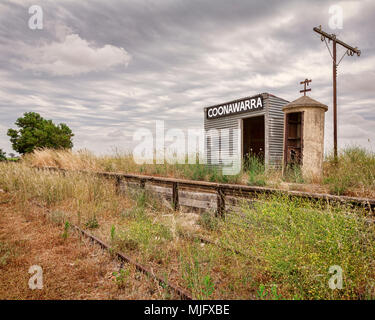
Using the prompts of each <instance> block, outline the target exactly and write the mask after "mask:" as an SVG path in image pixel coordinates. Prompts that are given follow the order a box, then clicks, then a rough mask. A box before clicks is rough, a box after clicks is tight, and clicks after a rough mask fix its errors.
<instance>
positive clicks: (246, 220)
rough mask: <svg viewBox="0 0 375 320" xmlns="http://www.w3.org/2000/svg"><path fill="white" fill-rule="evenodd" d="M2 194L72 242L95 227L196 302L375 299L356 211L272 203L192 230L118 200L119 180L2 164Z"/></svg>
mask: <svg viewBox="0 0 375 320" xmlns="http://www.w3.org/2000/svg"><path fill="white" fill-rule="evenodd" d="M365 163H366V165H365V166H364V167H368V163H367V160H366V161H365ZM260 172H261V171H260ZM337 174H338V175H339V174H340V173H339V172H338V173H337ZM362 178H363V179H365V177H362ZM362 178H361V179H362ZM0 189H3V190H4V191H5V192H10V193H12V197H14V203H16V204H17V206H18V207H19V208H18V209H20V210H23V211H24V212H30V207H31V206H33V204H34V203H38V204H43V205H45V206H48V207H49V208H50V210H49V211H50V212H51V213H52V215H51V218H50V221H51V222H54V223H57V224H59V225H60V226H62V228H61V227H60V228H61V229H60V230H62V231H63V235H65V236H63V237H64V238H68V230H69V225H70V223H72V224H78V225H80V226H81V227H83V228H91V227H93V225H94V223H89V224H87V222H88V221H91V222H93V221H94V220H95V227H94V228H91V230H90V232H91V233H93V234H94V235H96V236H98V237H99V238H101V239H103V240H105V241H108V242H110V243H111V246H112V247H113V248H114V249H117V250H121V251H123V252H124V253H126V254H127V255H130V256H131V257H132V258H133V259H135V260H136V261H138V262H140V263H144V264H147V265H150V266H151V267H152V270H153V272H155V274H159V275H163V276H164V278H166V279H167V280H170V281H173V282H175V283H177V284H179V285H180V286H182V287H185V288H188V289H190V290H191V291H192V293H193V296H194V297H195V298H198V299H277V300H279V299H332V298H334V299H372V298H375V297H374V292H373V288H372V284H373V283H374V281H375V269H374V256H375V237H374V234H375V233H374V231H375V230H374V226H373V225H372V224H369V223H368V222H367V220H366V217H365V216H364V214H363V213H362V212H354V211H353V210H352V209H351V208H346V207H341V206H338V205H335V206H327V205H326V204H324V203H322V204H319V203H318V204H312V203H310V202H307V201H302V200H291V199H288V198H286V197H283V196H272V197H265V196H264V197H260V198H259V199H257V200H256V201H253V202H252V203H251V204H250V203H243V205H242V207H241V208H240V209H238V210H237V211H234V212H228V213H227V215H226V217H225V220H223V219H221V218H217V217H215V215H214V214H212V213H206V214H203V215H201V217H200V218H199V219H198V221H196V223H195V225H194V227H191V228H190V227H189V226H190V225H188V224H186V223H185V222H184V220H181V219H182V215H183V214H182V213H175V212H173V211H172V210H171V209H166V208H165V207H163V205H162V203H161V202H160V201H159V200H158V199H157V198H155V197H154V196H152V194H150V193H148V192H147V191H144V190H141V189H138V190H136V189H128V190H127V192H126V195H120V194H119V193H118V192H117V191H116V188H115V183H114V181H111V180H106V179H102V178H98V177H97V176H95V175H92V174H89V173H77V172H66V173H62V172H53V171H50V172H49V171H38V170H36V169H32V168H30V166H29V165H28V164H27V163H25V162H23V163H0ZM130 190H134V191H133V192H130ZM38 208H39V210H41V209H40V207H38ZM94 218H95V219H94ZM68 221H69V223H68ZM188 233H192V234H193V235H195V236H200V235H204V237H205V238H207V239H210V240H211V241H212V242H214V243H217V244H218V246H216V245H213V244H207V243H201V242H200V241H198V240H194V239H197V237H185V236H184V235H185V234H188ZM69 239H70V236H69ZM334 265H337V266H340V267H341V268H342V270H343V280H344V281H343V289H342V290H332V289H330V288H329V285H328V281H329V279H330V277H331V276H332V275H331V274H330V273H329V268H330V267H331V266H334ZM115 279H116V280H115V281H116V283H117V284H118V287H119V288H122V287H124V286H125V287H126V286H127V283H128V280H127V279H128V275H127V274H121V272H120V273H118V274H116V275H115ZM166 296H167V295H166Z"/></svg>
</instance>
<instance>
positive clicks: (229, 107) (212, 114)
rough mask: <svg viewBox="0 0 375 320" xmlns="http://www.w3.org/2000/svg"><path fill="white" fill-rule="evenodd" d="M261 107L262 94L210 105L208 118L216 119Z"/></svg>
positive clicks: (256, 109)
mask: <svg viewBox="0 0 375 320" xmlns="http://www.w3.org/2000/svg"><path fill="white" fill-rule="evenodd" d="M261 109H263V99H262V97H261V96H256V97H252V98H244V99H241V100H236V101H233V102H228V103H224V104H219V105H216V106H212V107H208V108H207V109H206V115H207V119H214V118H220V117H225V116H230V115H233V114H238V113H244V112H253V111H258V110H261Z"/></svg>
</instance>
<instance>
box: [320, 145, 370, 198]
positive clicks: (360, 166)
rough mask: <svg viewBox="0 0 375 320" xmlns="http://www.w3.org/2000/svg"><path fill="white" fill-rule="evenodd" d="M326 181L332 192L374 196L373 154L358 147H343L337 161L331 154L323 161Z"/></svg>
mask: <svg viewBox="0 0 375 320" xmlns="http://www.w3.org/2000/svg"><path fill="white" fill-rule="evenodd" d="M324 172H325V178H324V183H326V184H327V185H328V186H329V188H330V191H331V192H332V193H335V194H338V195H343V194H347V193H348V192H350V193H352V194H356V195H359V194H360V195H368V196H374V190H375V154H374V153H372V152H370V151H367V150H366V149H363V148H360V147H351V148H345V149H343V150H342V151H341V152H340V153H339V156H338V161H337V163H336V162H335V159H334V157H333V155H330V156H329V157H327V160H326V162H325V168H324Z"/></svg>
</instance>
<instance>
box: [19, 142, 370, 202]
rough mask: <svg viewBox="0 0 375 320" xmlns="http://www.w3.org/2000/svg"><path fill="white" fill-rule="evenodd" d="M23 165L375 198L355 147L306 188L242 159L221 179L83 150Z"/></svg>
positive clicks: (200, 168) (362, 153) (366, 161)
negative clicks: (237, 167)
mask: <svg viewBox="0 0 375 320" xmlns="http://www.w3.org/2000/svg"><path fill="white" fill-rule="evenodd" d="M23 162H25V163H27V164H28V165H31V166H53V167H59V168H66V169H83V170H92V171H111V172H126V173H135V174H146V175H158V176H166V177H174V178H184V179H191V180H203V181H212V182H222V183H240V184H248V185H252V186H268V187H274V188H287V189H288V188H289V189H293V190H302V191H315V192H316V191H318V192H330V193H333V194H339V195H355V196H369V197H375V154H374V153H372V152H370V151H367V150H365V149H362V148H359V147H350V148H346V149H343V150H342V151H341V153H340V155H339V158H338V163H337V164H336V163H335V161H334V159H333V157H332V156H328V157H327V158H326V160H325V162H324V178H323V181H322V182H323V183H322V184H321V185H316V184H314V185H310V184H309V181H308V180H307V181H305V180H304V179H303V177H302V172H301V169H300V168H299V167H298V166H295V167H291V168H287V169H286V170H285V174H284V176H282V173H281V169H280V168H279V169H278V168H266V167H265V165H264V163H263V160H261V159H259V158H257V157H249V158H248V159H246V161H245V162H244V167H243V170H242V171H241V172H240V173H239V174H237V175H233V176H230V175H229V176H228V175H223V174H222V172H221V170H219V169H217V168H215V167H208V166H206V165H203V164H173V165H172V164H168V163H165V164H162V165H160V164H156V163H154V164H144V165H138V164H136V163H135V162H134V160H133V157H132V156H131V154H126V153H120V152H116V153H115V155H114V156H94V155H93V154H91V153H90V152H89V151H87V150H81V151H78V152H71V151H67V150H47V149H45V150H35V151H34V152H33V153H32V154H28V155H25V156H24V157H23Z"/></svg>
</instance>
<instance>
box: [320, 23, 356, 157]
mask: <svg viewBox="0 0 375 320" xmlns="http://www.w3.org/2000/svg"><path fill="white" fill-rule="evenodd" d="M313 30H314V31H315V32H317V33H319V34H320V36H321V40H322V41H325V43H326V45H327V48H328V51H329V53H330V54H331V57H332V62H333V65H332V66H333V153H334V157H335V160H337V67H338V65H339V64H340V62H341V60H342V59H343V58H344V56H345V54H347V55H348V56H354V54H355V53H356V54H357V56H358V57H359V56H360V55H361V50H358V48H357V47H355V48H353V47H352V46H350V45H348V44H346V43H345V42H343V41H341V40H339V39H337V38H336V35H335V34H328V33H326V32H324V31H323V30H322V26H319V28H316V27H315V28H314V29H313ZM326 39H328V42H329V41H332V53H331V50H330V49H329V47H328V44H327V40H326ZM337 44H339V45H341V46H343V47H344V48H346V49H347V50H346V52H345V53H344V55H343V56H342V57H341V59H340V61H339V62H338V63H337V58H336V45H337Z"/></svg>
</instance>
